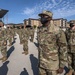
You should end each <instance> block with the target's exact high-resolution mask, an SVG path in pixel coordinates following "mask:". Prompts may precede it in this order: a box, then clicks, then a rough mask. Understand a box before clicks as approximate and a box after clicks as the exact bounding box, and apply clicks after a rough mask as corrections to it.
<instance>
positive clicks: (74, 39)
mask: <svg viewBox="0 0 75 75" xmlns="http://www.w3.org/2000/svg"><path fill="white" fill-rule="evenodd" d="M66 37H67V42H68V62H69V68H72V67H73V69H74V70H75V30H72V29H71V28H69V29H67V30H66Z"/></svg>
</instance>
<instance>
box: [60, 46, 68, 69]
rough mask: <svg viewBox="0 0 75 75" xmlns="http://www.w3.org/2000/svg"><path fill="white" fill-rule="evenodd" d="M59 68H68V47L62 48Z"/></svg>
mask: <svg viewBox="0 0 75 75" xmlns="http://www.w3.org/2000/svg"><path fill="white" fill-rule="evenodd" d="M59 66H60V67H62V68H64V66H67V67H68V52H67V47H66V46H62V47H60V53H59Z"/></svg>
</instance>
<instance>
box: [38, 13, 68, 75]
mask: <svg viewBox="0 0 75 75" xmlns="http://www.w3.org/2000/svg"><path fill="white" fill-rule="evenodd" d="M43 13H44V14H47V12H46V13H45V12H43ZM48 13H49V12H48ZM47 15H50V16H52V14H51V13H50V14H47ZM38 43H39V75H57V74H56V70H57V69H59V67H62V68H64V66H67V43H66V38H65V34H64V31H62V30H60V29H59V28H58V27H56V26H54V24H53V21H51V22H50V24H49V26H46V27H40V28H39V29H38Z"/></svg>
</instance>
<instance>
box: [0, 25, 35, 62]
mask: <svg viewBox="0 0 75 75" xmlns="http://www.w3.org/2000/svg"><path fill="white" fill-rule="evenodd" d="M32 31H33V32H32ZM16 34H18V35H19V39H20V44H22V45H23V52H22V54H25V55H27V54H28V39H29V37H31V39H30V40H31V42H33V38H34V35H33V34H34V28H31V27H30V28H28V27H27V28H22V27H21V26H20V28H13V27H7V28H4V25H3V26H2V27H0V51H1V54H2V56H3V57H2V58H0V60H2V62H5V61H6V60H7V58H8V57H7V45H8V43H9V45H8V46H10V47H11V46H12V45H13V42H14V40H15V35H16Z"/></svg>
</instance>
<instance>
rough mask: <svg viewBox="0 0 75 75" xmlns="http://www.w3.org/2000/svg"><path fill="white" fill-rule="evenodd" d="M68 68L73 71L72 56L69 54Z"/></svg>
mask: <svg viewBox="0 0 75 75" xmlns="http://www.w3.org/2000/svg"><path fill="white" fill-rule="evenodd" d="M68 67H69V69H72V54H70V53H69V54H68Z"/></svg>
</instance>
